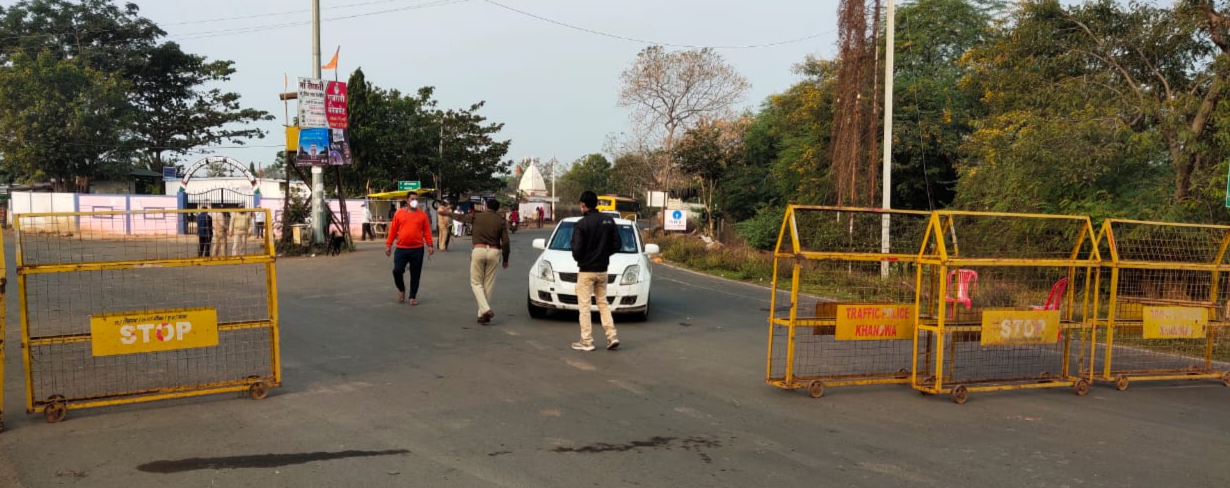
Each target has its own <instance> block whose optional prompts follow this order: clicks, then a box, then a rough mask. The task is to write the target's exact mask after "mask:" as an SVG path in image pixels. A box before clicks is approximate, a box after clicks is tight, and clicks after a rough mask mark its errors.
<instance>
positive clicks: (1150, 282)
mask: <svg viewBox="0 0 1230 488" xmlns="http://www.w3.org/2000/svg"><path fill="white" fill-rule="evenodd" d="M1097 242H1098V249H1099V250H1100V251H1101V252H1102V257H1103V267H1102V271H1103V273H1100V274H1099V282H1100V283H1099V285H1100V286H1099V287H1098V289H1097V290H1098V299H1097V300H1096V301H1095V304H1096V306H1097V307H1098V308H1097V309H1096V310H1097V311H1098V312H1099V313H1098V314H1097V315H1095V316H1096V317H1098V319H1097V320H1096V321H1095V322H1094V332H1095V333H1094V336H1093V337H1095V338H1096V341H1094V342H1093V343H1092V349H1091V354H1092V355H1093V357H1094V358H1097V359H1098V360H1100V361H1099V362H1098V364H1096V365H1093V366H1091V369H1090V371H1089V377H1090V378H1091V379H1097V380H1102V381H1113V382H1114V383H1115V387H1116V388H1118V389H1119V390H1125V389H1127V387H1128V383H1129V382H1131V381H1147V380H1186V379H1191V380H1195V379H1220V380H1221V381H1222V384H1224V385H1226V386H1230V321H1228V318H1227V313H1226V312H1227V310H1226V309H1225V308H1224V306H1225V305H1227V304H1228V303H1230V301H1228V300H1227V298H1230V283H1228V279H1230V263H1228V262H1227V261H1226V259H1227V255H1226V248H1227V245H1228V244H1230V227H1227V226H1220V225H1195V224H1175V223H1162V222H1143V221H1134V220H1114V219H1110V220H1106V221H1105V222H1103V223H1102V228H1101V230H1100V231H1099V233H1098V238H1097ZM1106 275H1109V282H1103V281H1102V280H1105V279H1106ZM1103 311H1104V312H1103Z"/></svg>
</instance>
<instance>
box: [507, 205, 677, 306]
mask: <svg viewBox="0 0 1230 488" xmlns="http://www.w3.org/2000/svg"><path fill="white" fill-rule="evenodd" d="M578 220H581V218H580V217H570V218H567V219H564V220H562V221H560V223H559V225H557V226H555V231H554V232H553V233H552V234H551V238H550V239H534V243H533V245H534V249H542V250H543V251H542V255H540V256H538V260H536V261H534V265H533V266H530V292H529V297H528V298H527V299H526V306H527V307H528V308H529V312H530V317H534V318H542V317H545V316H546V315H547V312H549V311H551V310H579V307H578V306H577V271H578V270H577V262H576V261H575V260H574V259H572V228H573V227H574V226H575V225H576V223H577V221H578ZM615 225H616V226H618V227H619V237H620V239H621V240H622V241H623V248H622V249H620V250H619V252H617V253H615V254H613V255H611V264H610V266H609V267H607V281H606V282H607V286H606V300H607V303H610V304H611V313H613V314H620V315H622V316H630V317H631V318H632V319H633V320H637V321H644V320H647V319H648V318H649V284H650V281H651V278H652V275H653V273H652V270H651V269H650V261H649V255H650V254H657V253H658V252H659V251H658V245H657V244H645V243H644V241H642V240H641V233H640V231H639V230H637V228H636V224H635V223H633V222H632V221H629V220H624V219H615ZM548 243H549V245H548ZM590 303H591V304H592V303H594V302H593V300H591V301H590ZM593 310H595V311H596V310H597V307H593Z"/></svg>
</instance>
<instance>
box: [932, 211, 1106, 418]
mask: <svg viewBox="0 0 1230 488" xmlns="http://www.w3.org/2000/svg"><path fill="white" fill-rule="evenodd" d="M1097 264H1098V253H1097V248H1096V246H1094V235H1093V228H1092V226H1091V224H1090V222H1089V219H1088V218H1087V217H1068V216H1048V215H1025V214H997V213H975V212H953V211H939V212H936V213H935V214H934V215H933V216H932V217H931V222H930V225H929V226H928V229H927V236H926V239H925V245H924V246H923V248H922V251H921V253H920V256H919V264H918V275H917V289H918V295H917V300H918V301H917V313H918V318H917V322H916V323H917V327H916V329H915V336H914V371H913V373H912V375H911V385H912V386H913V387H914V388H915V389H917V390H919V391H921V392H922V393H924V394H949V393H951V394H952V396H953V400H955V401H956V402H957V403H964V402H965V400H966V398H967V396H968V394H969V392H972V391H980V390H981V391H991V390H1005V389H1016V388H1047V387H1056V386H1074V387H1075V389H1076V392H1077V394H1080V395H1084V394H1085V393H1087V392H1088V391H1089V386H1090V382H1089V381H1088V380H1087V379H1084V378H1080V375H1079V372H1080V371H1081V370H1082V368H1081V367H1079V366H1082V365H1085V364H1088V362H1089V358H1087V357H1085V356H1083V353H1084V351H1085V349H1084V348H1082V347H1080V345H1081V344H1082V341H1083V340H1084V338H1085V336H1086V335H1087V334H1088V331H1089V328H1088V327H1087V326H1086V323H1085V315H1086V314H1085V311H1086V310H1087V309H1088V308H1089V299H1090V293H1089V290H1090V287H1091V286H1092V279H1093V276H1094V275H1095V274H1096V273H1095V270H1096V266H1097ZM1074 362H1076V363H1077V364H1078V366H1077V367H1073V363H1074Z"/></svg>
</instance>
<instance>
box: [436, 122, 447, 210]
mask: <svg viewBox="0 0 1230 488" xmlns="http://www.w3.org/2000/svg"><path fill="white" fill-rule="evenodd" d="M436 164H437V166H436V196H437V197H440V199H441V200H444V198H445V196H444V112H440V160H439V161H438V162H437V163H436Z"/></svg>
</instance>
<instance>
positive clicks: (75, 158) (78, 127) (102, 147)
mask: <svg viewBox="0 0 1230 488" xmlns="http://www.w3.org/2000/svg"><path fill="white" fill-rule="evenodd" d="M7 61H8V62H9V63H10V64H9V65H8V66H4V67H2V68H0V100H3V103H0V154H3V158H2V161H3V164H4V168H5V170H6V172H8V174H9V175H11V176H12V177H14V178H16V179H17V180H18V181H20V182H23V183H34V182H41V181H46V180H48V179H54V180H55V186H56V189H57V190H60V191H74V190H75V191H87V190H88V188H89V181H90V180H95V179H100V178H106V177H108V176H113V175H116V174H119V173H122V172H124V167H123V165H122V164H120V161H123V160H124V159H125V157H126V153H125V152H124V150H123V148H122V145H121V141H122V140H123V138H124V132H123V130H122V128H123V125H122V122H123V121H124V120H126V118H127V117H128V116H129V114H130V112H129V111H128V107H127V106H126V103H125V99H124V96H125V95H124V94H125V87H126V85H125V83H124V82H122V81H121V80H119V79H118V78H117V77H116V76H114V75H111V74H108V73H105V72H102V71H98V70H95V69H92V68H90V67H88V66H85V65H84V63H82V62H80V61H77V60H64V59H59V58H57V57H56V56H54V55H52V54H51V53H49V52H42V53H39V54H37V55H27V54H26V53H23V52H17V53H15V54H13V55H10V56H8V60H7ZM0 62H2V61H0ZM117 122H120V123H117Z"/></svg>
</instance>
